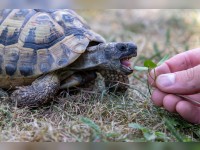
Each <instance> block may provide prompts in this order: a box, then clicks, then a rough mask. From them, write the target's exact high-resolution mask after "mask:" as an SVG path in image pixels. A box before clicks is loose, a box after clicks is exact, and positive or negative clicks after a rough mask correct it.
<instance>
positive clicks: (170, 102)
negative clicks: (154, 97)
mask: <svg viewBox="0 0 200 150" xmlns="http://www.w3.org/2000/svg"><path fill="white" fill-rule="evenodd" d="M180 101H181V98H180V97H178V96H176V95H173V94H168V95H166V96H165V97H164V99H163V107H164V108H165V109H166V110H168V111H169V112H176V105H177V103H178V102H180Z"/></svg>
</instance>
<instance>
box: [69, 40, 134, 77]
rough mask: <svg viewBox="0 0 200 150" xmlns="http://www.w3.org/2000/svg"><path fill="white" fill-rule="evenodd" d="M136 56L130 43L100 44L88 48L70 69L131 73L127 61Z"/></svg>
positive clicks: (132, 44)
mask: <svg viewBox="0 0 200 150" xmlns="http://www.w3.org/2000/svg"><path fill="white" fill-rule="evenodd" d="M135 56H137V46H136V45H135V44H134V43H132V42H119V43H107V44H106V43H100V44H98V45H95V46H89V47H88V48H87V50H86V52H85V53H84V54H82V56H81V57H80V58H79V59H78V60H77V61H76V62H75V63H73V64H72V65H71V66H70V68H71V69H75V70H84V69H90V70H91V69H107V70H115V71H118V72H120V73H122V74H126V75H128V74H130V73H132V71H133V70H132V69H131V68H130V62H129V59H130V58H132V57H135Z"/></svg>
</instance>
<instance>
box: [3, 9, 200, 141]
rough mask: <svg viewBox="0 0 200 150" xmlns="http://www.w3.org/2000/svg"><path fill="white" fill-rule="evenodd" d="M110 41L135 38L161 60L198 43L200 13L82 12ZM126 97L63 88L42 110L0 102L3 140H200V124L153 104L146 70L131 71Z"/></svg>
mask: <svg viewBox="0 0 200 150" xmlns="http://www.w3.org/2000/svg"><path fill="white" fill-rule="evenodd" d="M78 12H79V14H81V15H82V16H83V17H84V18H85V19H86V20H87V22H88V23H89V24H90V26H91V27H92V29H94V30H95V31H96V32H98V33H100V34H102V35H103V36H104V37H105V38H106V39H107V41H134V42H135V43H136V44H137V45H138V56H137V58H136V59H133V64H135V65H137V66H142V65H143V62H144V61H145V60H147V59H152V60H154V62H159V60H161V58H163V57H164V56H165V55H166V54H170V56H173V55H175V54H177V53H179V52H182V51H185V50H188V49H192V48H195V47H198V46H199V45H200V41H199V33H198V32H199V26H200V20H199V18H200V17H199V12H198V11H196V10H96V11H94V10H84V11H80V10H79V11H78ZM130 84H131V87H130V89H129V90H128V92H127V93H126V94H125V95H115V94H114V93H110V94H109V93H107V92H96V91H87V90H85V89H82V90H80V91H79V92H78V93H76V94H73V95H69V94H68V93H67V91H62V92H61V93H60V94H59V95H58V97H56V98H55V99H54V101H53V102H52V103H51V104H49V105H45V106H43V107H41V108H38V109H28V108H23V109H19V108H16V107H14V106H13V105H12V104H10V102H9V101H8V100H7V99H4V100H2V101H1V102H0V130H1V133H2V134H1V136H0V141H32V142H33V141H34V142H35V141H37V142H39V141H40V142H41V141H64V142H75V141H78V142H83V141H84V142H89V141H93V142H100V141H113V142H119V141H127V142H132V141H199V139H200V129H199V126H198V125H193V124H189V123H187V122H186V121H184V120H182V118H180V117H179V116H178V115H177V114H172V113H168V112H167V111H165V110H164V109H162V108H157V107H155V106H154V105H153V104H152V102H151V100H150V95H149V92H148V88H147V84H146V74H145V73H144V72H139V71H137V72H136V71H135V72H134V73H133V74H132V75H130Z"/></svg>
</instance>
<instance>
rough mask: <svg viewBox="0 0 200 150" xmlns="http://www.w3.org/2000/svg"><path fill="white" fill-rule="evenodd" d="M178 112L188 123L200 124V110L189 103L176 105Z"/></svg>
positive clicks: (184, 102) (182, 102)
mask: <svg viewBox="0 0 200 150" xmlns="http://www.w3.org/2000/svg"><path fill="white" fill-rule="evenodd" d="M176 111H177V112H178V113H179V114H180V115H181V116H182V117H183V118H184V119H185V120H187V121H189V122H191V123H196V124H200V115H199V114H200V108H199V107H197V106H194V105H192V104H191V103H189V102H187V101H180V102H178V103H177V105H176Z"/></svg>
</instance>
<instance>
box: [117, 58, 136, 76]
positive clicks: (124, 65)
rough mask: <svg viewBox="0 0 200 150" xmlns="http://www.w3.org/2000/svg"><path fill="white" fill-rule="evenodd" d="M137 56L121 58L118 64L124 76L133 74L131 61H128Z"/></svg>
mask: <svg viewBox="0 0 200 150" xmlns="http://www.w3.org/2000/svg"><path fill="white" fill-rule="evenodd" d="M136 55H137V54H132V55H129V56H126V57H122V58H121V59H120V63H121V69H122V71H123V72H124V73H125V74H127V75H128V74H131V73H132V72H133V69H132V68H131V61H130V59H131V58H132V57H135V56H136Z"/></svg>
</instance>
